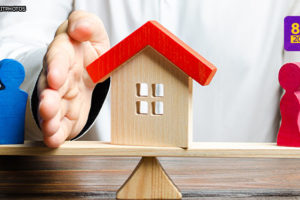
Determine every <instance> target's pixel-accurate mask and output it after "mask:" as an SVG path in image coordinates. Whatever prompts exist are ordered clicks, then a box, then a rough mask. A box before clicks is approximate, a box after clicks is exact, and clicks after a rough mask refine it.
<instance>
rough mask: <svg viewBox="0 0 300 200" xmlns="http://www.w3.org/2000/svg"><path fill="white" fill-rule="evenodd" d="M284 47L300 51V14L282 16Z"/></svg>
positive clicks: (288, 49)
mask: <svg viewBox="0 0 300 200" xmlns="http://www.w3.org/2000/svg"><path fill="white" fill-rule="evenodd" d="M284 49H285V50H287V51H300V16H287V17H285V18H284Z"/></svg>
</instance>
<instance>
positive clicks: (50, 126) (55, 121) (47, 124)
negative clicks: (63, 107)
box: [41, 112, 61, 137]
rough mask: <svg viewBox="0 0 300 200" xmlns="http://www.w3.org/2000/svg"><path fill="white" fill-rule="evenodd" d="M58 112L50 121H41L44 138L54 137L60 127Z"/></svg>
mask: <svg viewBox="0 0 300 200" xmlns="http://www.w3.org/2000/svg"><path fill="white" fill-rule="evenodd" d="M60 115H61V114H60V112H58V113H56V115H55V116H54V117H53V118H51V119H50V120H47V121H45V120H43V121H42V123H41V129H42V131H43V133H44V135H45V136H48V137H50V136H52V135H54V134H55V133H56V132H57V131H58V130H59V127H60V118H61V117H60Z"/></svg>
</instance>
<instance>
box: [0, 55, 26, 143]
mask: <svg viewBox="0 0 300 200" xmlns="http://www.w3.org/2000/svg"><path fill="white" fill-rule="evenodd" d="M24 78H25V71H24V68H23V66H22V64H21V63H19V62H17V61H15V60H12V59H4V60H2V61H0V144H23V143H24V123H25V111H26V103H27V96H28V95H27V93H26V92H24V91H22V90H21V89H19V86H20V85H21V84H22V82H23V81H24Z"/></svg>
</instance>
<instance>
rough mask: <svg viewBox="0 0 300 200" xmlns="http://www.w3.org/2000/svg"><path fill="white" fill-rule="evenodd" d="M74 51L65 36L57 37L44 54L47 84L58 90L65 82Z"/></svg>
mask: <svg viewBox="0 0 300 200" xmlns="http://www.w3.org/2000/svg"><path fill="white" fill-rule="evenodd" d="M73 59H74V50H73V48H72V45H71V44H70V42H69V41H68V38H67V36H66V35H65V36H63V35H61V36H57V37H56V38H55V40H54V41H53V42H52V44H51V45H50V47H49V49H48V52H47V54H46V67H47V83H48V86H49V87H50V88H52V89H55V90H58V89H59V88H60V87H61V86H62V85H63V84H64V83H65V81H66V79H67V75H68V70H69V68H70V66H71V61H72V60H73Z"/></svg>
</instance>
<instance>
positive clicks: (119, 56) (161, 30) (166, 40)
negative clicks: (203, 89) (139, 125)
mask: <svg viewBox="0 0 300 200" xmlns="http://www.w3.org/2000/svg"><path fill="white" fill-rule="evenodd" d="M147 45H150V46H151V47H152V48H154V49H155V50H156V51H158V52H159V53H160V54H161V55H163V56H164V57H166V58H167V59H168V60H169V61H171V62H172V63H173V64H175V65H176V66H177V67H179V68H180V69H181V70H182V71H183V72H185V73H186V74H187V75H188V76H190V77H192V78H193V79H194V80H195V81H197V82H198V83H200V84H201V85H208V84H209V83H210V81H211V79H212V78H213V76H214V74H215V73H216V71H217V68H216V67H215V66H214V65H213V64H211V63H210V62H208V61H207V60H206V59H204V58H203V57H202V56H200V55H199V54H198V53H197V52H196V51H194V50H193V49H192V48H190V47H189V46H188V45H186V44H185V43H184V42H183V41H181V40H180V39H179V38H177V37H176V36H175V35H173V34H172V33H171V32H169V31H168V30H167V29H166V28H165V27H163V26H162V25H161V24H159V23H158V22H156V21H148V22H147V23H146V24H144V25H143V26H141V27H140V28H138V29H137V30H136V31H134V32H133V33H131V34H130V35H129V36H128V37H126V38H125V39H123V40H122V41H121V42H119V43H118V44H117V45H115V46H114V47H112V48H111V49H110V50H109V51H107V52H106V53H104V54H103V55H102V56H100V57H99V58H98V59H96V60H95V61H94V62H93V63H91V64H90V65H89V66H87V68H86V69H87V72H88V73H89V75H90V77H91V78H92V80H93V81H94V82H95V83H97V82H99V81H102V80H104V79H105V78H107V77H108V76H109V75H110V73H111V72H113V71H114V70H115V69H117V68H118V67H119V66H120V65H122V64H123V63H124V62H126V61H127V60H128V59H130V58H131V57H132V56H134V55H135V54H137V53H138V52H139V51H141V50H142V49H144V48H145V47H146V46H147Z"/></svg>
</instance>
